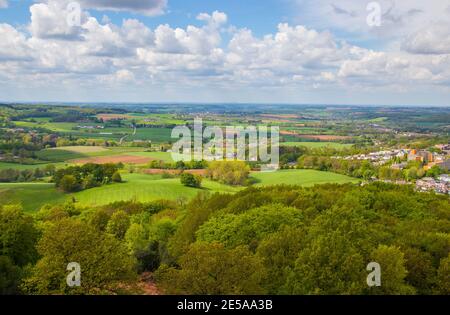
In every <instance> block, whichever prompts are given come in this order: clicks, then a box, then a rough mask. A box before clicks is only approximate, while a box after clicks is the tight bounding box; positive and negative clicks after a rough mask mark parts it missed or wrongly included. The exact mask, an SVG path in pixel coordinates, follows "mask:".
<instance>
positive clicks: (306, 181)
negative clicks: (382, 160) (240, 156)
mask: <svg viewBox="0 0 450 315" xmlns="http://www.w3.org/2000/svg"><path fill="white" fill-rule="evenodd" d="M251 177H252V178H253V179H255V180H256V184H255V186H270V185H279V184H287V185H301V186H313V185H316V184H325V183H336V184H344V183H357V182H358V180H357V179H355V178H352V177H349V176H346V175H341V174H336V173H331V172H320V171H315V170H283V171H278V172H259V173H253V174H252V175H251Z"/></svg>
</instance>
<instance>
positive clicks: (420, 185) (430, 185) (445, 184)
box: [416, 174, 450, 194]
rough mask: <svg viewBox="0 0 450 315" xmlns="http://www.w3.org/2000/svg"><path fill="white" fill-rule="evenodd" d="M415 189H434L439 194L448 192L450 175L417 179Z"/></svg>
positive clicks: (449, 189) (449, 191)
mask: <svg viewBox="0 0 450 315" xmlns="http://www.w3.org/2000/svg"><path fill="white" fill-rule="evenodd" d="M416 189H417V190H418V191H435V192H436V193H439V194H450V176H449V175H446V174H445V175H440V176H438V177H437V178H436V179H435V178H432V177H424V178H422V179H419V180H417V182H416Z"/></svg>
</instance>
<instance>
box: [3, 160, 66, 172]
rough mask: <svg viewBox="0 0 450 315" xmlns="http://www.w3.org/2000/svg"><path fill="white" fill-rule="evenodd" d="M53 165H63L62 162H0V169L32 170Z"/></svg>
mask: <svg viewBox="0 0 450 315" xmlns="http://www.w3.org/2000/svg"><path fill="white" fill-rule="evenodd" d="M50 164H52V165H55V166H56V167H60V166H64V163H42V164H18V163H5V162H0V170H3V169H8V168H11V169H15V170H20V171H21V170H34V169H36V168H40V169H44V168H45V167H46V166H47V165H50Z"/></svg>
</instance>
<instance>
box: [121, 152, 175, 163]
mask: <svg viewBox="0 0 450 315" xmlns="http://www.w3.org/2000/svg"><path fill="white" fill-rule="evenodd" d="M127 154H128V155H134V156H140V157H146V158H150V159H154V160H160V161H164V162H173V159H172V154H171V153H170V152H130V153H127Z"/></svg>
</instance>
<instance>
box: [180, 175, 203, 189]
mask: <svg viewBox="0 0 450 315" xmlns="http://www.w3.org/2000/svg"><path fill="white" fill-rule="evenodd" d="M180 181H181V184H182V185H184V186H188V187H194V188H200V187H201V186H202V177H201V176H195V175H193V174H190V173H183V174H181V176H180Z"/></svg>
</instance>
